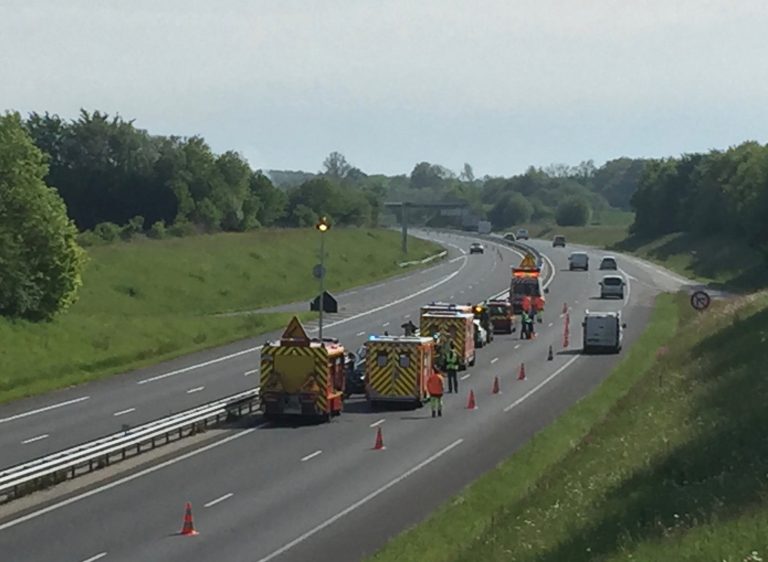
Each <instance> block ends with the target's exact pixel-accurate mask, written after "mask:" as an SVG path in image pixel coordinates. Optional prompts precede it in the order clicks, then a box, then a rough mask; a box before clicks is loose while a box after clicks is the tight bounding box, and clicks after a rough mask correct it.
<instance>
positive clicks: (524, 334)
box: [520, 310, 533, 340]
mask: <svg viewBox="0 0 768 562" xmlns="http://www.w3.org/2000/svg"><path fill="white" fill-rule="evenodd" d="M521 318H522V321H521V326H520V339H521V340H522V339H531V332H532V331H533V322H532V321H531V315H530V314H528V312H527V311H525V310H523V314H522V317H521Z"/></svg>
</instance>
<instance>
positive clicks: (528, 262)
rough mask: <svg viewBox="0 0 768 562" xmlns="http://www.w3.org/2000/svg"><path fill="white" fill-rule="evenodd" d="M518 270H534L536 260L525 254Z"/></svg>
mask: <svg viewBox="0 0 768 562" xmlns="http://www.w3.org/2000/svg"><path fill="white" fill-rule="evenodd" d="M520 269H536V258H534V257H533V256H532V255H531V254H526V256H525V257H524V258H523V261H521V262H520Z"/></svg>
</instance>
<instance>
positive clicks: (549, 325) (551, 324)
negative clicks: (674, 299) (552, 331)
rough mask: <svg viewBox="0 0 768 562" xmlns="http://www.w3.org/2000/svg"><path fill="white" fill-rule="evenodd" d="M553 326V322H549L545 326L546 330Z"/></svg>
mask: <svg viewBox="0 0 768 562" xmlns="http://www.w3.org/2000/svg"><path fill="white" fill-rule="evenodd" d="M554 325H555V323H554V322H550V323H549V324H547V328H551V327H552V326H554Z"/></svg>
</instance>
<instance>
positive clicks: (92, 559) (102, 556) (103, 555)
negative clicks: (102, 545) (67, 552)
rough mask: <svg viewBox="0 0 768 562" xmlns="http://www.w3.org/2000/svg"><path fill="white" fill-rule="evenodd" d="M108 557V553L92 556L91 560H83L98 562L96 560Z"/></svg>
mask: <svg viewBox="0 0 768 562" xmlns="http://www.w3.org/2000/svg"><path fill="white" fill-rule="evenodd" d="M106 555H107V553H106V552H100V553H99V554H97V555H96V556H91V557H90V558H86V559H85V560H83V562H96V560H101V559H102V558H104V557H105V556H106Z"/></svg>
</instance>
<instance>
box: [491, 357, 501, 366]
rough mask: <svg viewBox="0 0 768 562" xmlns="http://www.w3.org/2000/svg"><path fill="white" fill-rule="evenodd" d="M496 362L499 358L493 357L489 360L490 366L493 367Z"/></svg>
mask: <svg viewBox="0 0 768 562" xmlns="http://www.w3.org/2000/svg"><path fill="white" fill-rule="evenodd" d="M498 360H499V358H498V357H494V358H493V359H491V365H493V364H494V363H496V361H498Z"/></svg>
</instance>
